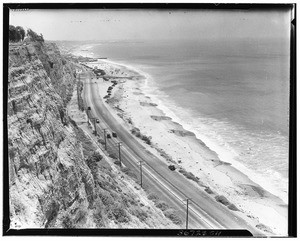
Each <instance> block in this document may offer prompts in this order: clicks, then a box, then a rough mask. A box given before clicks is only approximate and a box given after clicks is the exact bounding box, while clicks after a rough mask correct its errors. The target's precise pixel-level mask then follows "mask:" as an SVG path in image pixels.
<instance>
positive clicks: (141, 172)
mask: <svg viewBox="0 0 300 241" xmlns="http://www.w3.org/2000/svg"><path fill="white" fill-rule="evenodd" d="M142 164H143V163H142V161H140V175H141V187H143V169H142Z"/></svg>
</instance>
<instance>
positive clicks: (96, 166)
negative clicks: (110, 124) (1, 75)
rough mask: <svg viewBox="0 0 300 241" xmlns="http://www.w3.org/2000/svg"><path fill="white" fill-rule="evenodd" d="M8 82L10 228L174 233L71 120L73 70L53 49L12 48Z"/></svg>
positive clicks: (34, 45)
mask: <svg viewBox="0 0 300 241" xmlns="http://www.w3.org/2000/svg"><path fill="white" fill-rule="evenodd" d="M8 81H9V83H8V108H7V112H8V116H7V123H8V152H9V160H8V161H9V168H10V171H9V200H10V227H11V228H15V229H18V228H51V227H59V228H94V227H106V228H111V227H119V228H120V227H141V228H147V227H159V226H161V227H172V225H171V224H170V222H169V221H167V220H166V219H164V217H163V216H162V215H160V214H159V211H157V212H156V210H155V207H154V208H153V207H151V208H150V207H147V206H145V204H141V203H139V202H138V201H137V200H138V199H139V198H138V196H136V194H134V193H132V192H130V191H128V190H126V183H124V182H122V181H121V180H120V178H116V175H114V174H113V173H112V172H111V168H109V165H107V163H106V162H105V160H103V158H102V156H101V155H100V154H99V153H98V154H97V153H96V152H94V151H93V150H90V149H89V148H92V145H90V144H87V143H86V142H88V138H86V137H85V136H84V133H83V131H82V130H81V129H80V128H78V127H77V126H76V124H75V123H74V121H72V120H71V119H70V118H69V116H68V113H67V111H66V110H67V109H66V106H67V103H68V101H69V100H70V99H71V97H72V93H73V89H74V86H75V83H76V76H75V68H74V65H73V64H72V63H71V62H68V61H67V60H66V59H64V58H63V57H62V56H61V55H60V52H59V50H58V48H57V47H56V45H55V44H51V43H44V44H41V43H37V42H35V43H34V42H31V43H28V44H23V45H22V44H20V45H12V46H10V49H9V78H8ZM120 187H123V190H122V189H121V188H120ZM153 219H155V220H153ZM147 220H148V221H147ZM159 224H161V225H159ZM131 225H133V226H131ZM164 225H166V226H164Z"/></svg>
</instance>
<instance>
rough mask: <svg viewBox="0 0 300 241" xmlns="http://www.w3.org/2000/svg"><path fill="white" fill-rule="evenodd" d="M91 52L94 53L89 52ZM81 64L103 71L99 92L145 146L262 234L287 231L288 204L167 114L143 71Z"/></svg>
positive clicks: (116, 65)
mask: <svg viewBox="0 0 300 241" xmlns="http://www.w3.org/2000/svg"><path fill="white" fill-rule="evenodd" d="M84 49H85V51H84V52H83V53H82V52H80V50H77V51H76V54H77V55H78V54H80V53H82V54H81V55H82V56H87V55H88V54H87V51H86V50H87V49H89V48H88V46H85V47H84ZM89 56H91V57H93V56H92V55H91V54H90V53H89ZM85 64H86V65H87V66H89V67H91V68H95V67H97V68H98V69H101V70H103V71H104V72H105V75H104V76H102V77H99V78H96V76H95V77H94V78H93V81H95V83H97V87H98V90H99V95H100V96H101V97H102V98H103V100H104V101H105V103H106V105H107V107H108V108H109V110H110V111H111V113H112V114H113V115H114V116H115V117H116V119H118V120H119V121H120V123H122V124H123V125H124V126H126V127H127V128H128V130H129V131H130V132H132V133H133V134H134V135H135V136H136V138H137V139H138V140H139V141H140V142H141V143H143V145H144V147H145V148H146V149H147V150H148V151H149V152H151V153H154V154H155V155H157V156H159V157H160V158H161V159H162V160H164V161H165V162H167V163H168V164H169V165H172V166H174V167H175V169H176V170H175V171H178V172H180V173H182V174H183V175H185V176H186V177H187V178H189V179H191V185H198V186H199V188H200V189H202V190H205V191H206V192H207V193H208V195H210V196H212V197H214V198H215V199H216V200H217V201H219V202H220V205H226V206H227V207H228V208H229V209H231V210H232V211H233V212H236V214H238V215H239V216H241V217H242V218H243V219H245V220H246V221H247V222H249V223H250V224H252V225H253V226H256V227H257V228H258V229H260V230H262V231H264V232H265V233H266V234H269V235H270V234H272V235H286V234H287V221H286V220H287V205H286V204H285V203H284V202H283V201H282V200H281V199H280V198H278V197H276V196H274V195H272V194H271V193H269V192H267V191H266V190H264V189H263V188H262V187H261V186H260V185H258V184H257V183H255V182H253V181H252V180H251V177H248V176H247V175H245V174H243V173H242V172H241V171H239V170H238V169H236V168H235V167H233V166H232V165H231V164H230V163H227V162H224V161H222V160H220V158H219V156H218V155H217V154H216V153H215V152H213V151H212V150H210V149H209V148H208V147H207V145H206V144H205V143H204V142H203V141H202V140H199V139H197V138H196V136H195V134H194V133H192V132H190V131H187V130H185V129H184V128H183V127H182V126H181V125H180V124H179V123H177V122H176V121H175V120H173V119H172V118H170V117H169V116H166V114H165V112H164V111H163V110H161V109H159V108H158V104H157V103H156V102H155V100H153V99H151V97H150V96H149V95H147V93H146V91H145V86H146V81H147V78H149V76H148V75H147V74H146V73H143V72H140V71H139V70H137V69H135V68H133V67H131V66H128V65H123V64H121V63H115V62H112V61H108V60H98V61H97V62H87V63H85ZM133 130H134V131H133ZM137 133H138V134H137ZM143 136H144V137H146V138H145V139H144V140H142V138H141V137H143ZM145 140H148V142H147V141H145ZM187 188H188V187H187ZM220 197H221V198H220ZM220 200H221V201H220ZM285 224H286V225H285Z"/></svg>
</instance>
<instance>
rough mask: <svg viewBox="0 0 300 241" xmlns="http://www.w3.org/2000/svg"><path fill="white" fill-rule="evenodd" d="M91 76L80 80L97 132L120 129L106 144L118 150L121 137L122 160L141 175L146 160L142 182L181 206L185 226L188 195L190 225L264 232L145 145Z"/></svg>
mask: <svg viewBox="0 0 300 241" xmlns="http://www.w3.org/2000/svg"><path fill="white" fill-rule="evenodd" d="M91 76H92V75H91V74H90V73H83V74H81V80H82V81H83V82H84V91H83V93H84V94H83V97H84V101H85V105H86V106H90V107H91V111H90V114H91V115H92V116H94V117H96V118H98V119H99V120H100V123H99V124H97V129H98V134H100V135H104V131H103V129H104V128H106V129H107V130H106V131H108V132H110V133H111V132H112V131H113V132H116V133H117V135H118V138H117V139H116V138H112V139H107V141H108V142H107V148H108V149H114V150H118V145H117V143H118V142H119V141H121V142H122V144H121V160H122V163H123V165H124V164H125V165H126V167H128V168H129V169H131V170H133V171H134V172H135V173H136V174H137V176H138V177H139V176H140V161H142V162H143V165H142V173H143V175H142V178H143V185H146V186H148V187H150V189H151V192H153V193H155V194H156V195H157V196H159V197H160V199H161V200H163V201H165V202H166V203H167V204H168V205H169V206H172V207H174V209H177V210H178V214H179V216H180V217H181V219H182V221H183V224H182V226H181V227H182V228H185V226H186V210H187V208H186V205H187V201H186V199H187V198H190V199H192V200H191V201H189V217H188V227H189V228H192V229H247V230H249V231H250V232H251V233H252V234H253V235H255V236H256V235H259V236H260V235H261V234H260V233H259V232H258V231H257V230H256V229H255V228H253V227H252V226H250V225H249V224H248V223H246V222H245V221H244V220H243V219H241V218H240V217H239V216H237V215H235V213H234V211H231V210H229V209H228V208H227V207H225V206H223V205H222V204H220V203H218V202H216V201H215V200H214V199H213V198H212V197H211V196H209V195H208V194H207V193H206V192H204V191H202V190H200V188H199V187H198V186H197V184H195V183H193V182H192V181H190V180H188V179H187V178H185V177H184V176H183V175H182V174H180V173H178V172H177V171H171V170H169V169H168V166H167V164H166V163H164V162H163V161H162V160H161V159H159V158H158V157H156V156H154V155H153V154H150V153H149V152H147V151H146V149H145V147H143V145H142V144H141V143H139V142H138V141H137V140H136V139H135V138H134V137H133V136H132V135H131V133H129V131H128V130H127V129H126V128H125V127H124V126H123V125H121V124H120V123H119V122H118V121H117V120H116V119H115V118H114V117H113V115H112V114H111V113H110V111H109V110H108V109H107V108H106V106H105V105H104V103H103V100H102V99H101V97H100V96H99V93H98V88H97V84H96V83H95V79H94V80H93V81H91ZM98 81H99V80H98ZM100 81H101V80H100ZM99 132H100V133H99ZM139 180H140V179H139Z"/></svg>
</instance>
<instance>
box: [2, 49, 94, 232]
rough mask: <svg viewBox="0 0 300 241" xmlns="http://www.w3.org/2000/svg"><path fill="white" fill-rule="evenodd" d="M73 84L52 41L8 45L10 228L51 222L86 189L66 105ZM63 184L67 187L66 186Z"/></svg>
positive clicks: (82, 166) (69, 73)
mask: <svg viewBox="0 0 300 241" xmlns="http://www.w3.org/2000/svg"><path fill="white" fill-rule="evenodd" d="M74 82H75V76H74V70H73V69H72V67H71V65H70V64H67V62H66V61H65V62H64V60H63V58H62V57H61V56H60V54H59V51H58V49H57V48H56V47H55V46H54V45H52V44H49V45H45V46H43V45H41V44H39V43H35V44H34V43H32V44H29V45H24V46H18V47H14V48H10V52H9V85H8V138H9V140H8V148H9V166H10V202H11V206H10V212H11V218H12V219H11V221H12V223H11V225H12V226H14V225H15V227H21V226H22V227H24V225H25V226H30V227H41V226H49V225H51V221H52V220H54V219H55V217H56V216H57V214H58V211H59V210H60V208H66V207H67V206H68V204H70V203H71V202H74V200H75V199H76V197H77V196H78V194H79V193H80V192H82V191H84V186H83V185H81V183H82V182H81V179H82V173H84V174H86V177H85V178H86V180H89V179H91V174H90V173H89V172H88V171H85V170H86V169H88V167H87V165H86V164H85V163H84V162H83V158H82V151H81V147H80V143H78V141H77V140H76V137H75V134H74V132H73V131H72V127H71V126H70V123H69V120H68V118H67V115H66V108H65V104H66V103H67V101H68V98H70V97H71V95H72V90H73V84H74ZM74 167H76V168H74ZM62 179H64V180H65V181H66V182H67V183H64V181H63V180H62ZM62 184H65V185H66V186H65V187H64V188H62V187H61V185H62ZM85 201H86V200H83V201H82V202H83V204H84V202H85ZM60 204H62V207H61V206H60Z"/></svg>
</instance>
